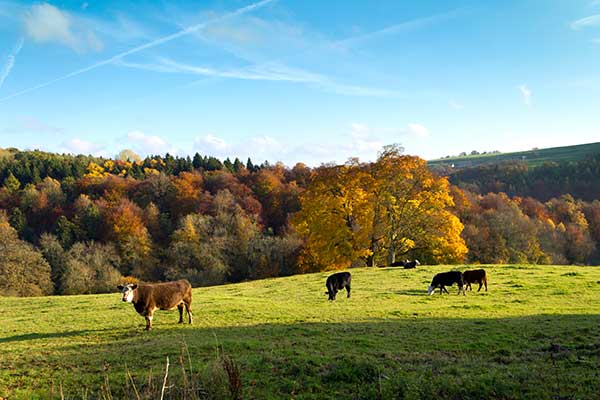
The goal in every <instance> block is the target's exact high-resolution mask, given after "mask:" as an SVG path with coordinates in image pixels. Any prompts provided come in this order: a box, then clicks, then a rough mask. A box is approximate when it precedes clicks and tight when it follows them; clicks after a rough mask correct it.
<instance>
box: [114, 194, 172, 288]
mask: <svg viewBox="0 0 600 400" xmlns="http://www.w3.org/2000/svg"><path fill="white" fill-rule="evenodd" d="M104 214H105V218H106V221H107V223H108V228H109V235H110V237H111V238H112V239H113V240H114V242H115V244H116V246H117V249H118V251H119V255H120V256H121V259H122V263H121V265H122V271H123V273H126V274H132V275H134V276H136V277H138V278H140V279H149V280H157V279H160V272H158V271H156V270H155V264H156V263H155V260H154V258H153V254H152V241H151V238H150V234H149V233H148V229H147V228H146V226H145V225H144V223H143V211H142V210H141V209H140V207H139V206H137V205H136V204H135V203H133V202H132V201H130V200H128V199H126V198H121V199H119V200H117V201H116V202H114V203H109V204H108V205H107V206H106V207H105V210H104Z"/></svg>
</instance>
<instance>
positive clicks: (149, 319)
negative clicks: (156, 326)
mask: <svg viewBox="0 0 600 400" xmlns="http://www.w3.org/2000/svg"><path fill="white" fill-rule="evenodd" d="M152 318H154V316H153V315H152V313H151V312H150V313H148V314H147V315H146V330H147V331H149V330H150V329H152Z"/></svg>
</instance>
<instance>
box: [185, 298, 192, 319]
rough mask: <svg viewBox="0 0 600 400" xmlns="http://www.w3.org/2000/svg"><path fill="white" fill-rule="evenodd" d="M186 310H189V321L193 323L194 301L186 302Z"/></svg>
mask: <svg viewBox="0 0 600 400" xmlns="http://www.w3.org/2000/svg"><path fill="white" fill-rule="evenodd" d="M185 310H186V311H187V314H188V319H189V322H190V324H191V323H192V322H193V318H192V303H191V302H187V303H185Z"/></svg>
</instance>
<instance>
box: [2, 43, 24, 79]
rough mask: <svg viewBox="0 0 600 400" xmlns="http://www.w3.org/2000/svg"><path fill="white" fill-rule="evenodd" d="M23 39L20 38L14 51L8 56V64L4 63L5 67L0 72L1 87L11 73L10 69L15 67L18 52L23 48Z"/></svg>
mask: <svg viewBox="0 0 600 400" xmlns="http://www.w3.org/2000/svg"><path fill="white" fill-rule="evenodd" d="M23 41H24V40H23V38H21V39H19V41H18V42H17V45H16V46H15V47H14V49H13V51H12V52H11V53H10V54H9V55H8V57H7V58H6V64H5V65H4V69H3V70H2V72H1V73H0V88H2V85H3V84H4V81H5V80H6V78H8V75H10V71H12V69H13V67H14V66H15V60H16V58H17V54H19V52H20V51H21V48H23Z"/></svg>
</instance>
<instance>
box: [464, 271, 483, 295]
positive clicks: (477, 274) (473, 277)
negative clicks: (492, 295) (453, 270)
mask: <svg viewBox="0 0 600 400" xmlns="http://www.w3.org/2000/svg"><path fill="white" fill-rule="evenodd" d="M463 280H464V282H465V288H466V289H469V290H473V288H472V287H471V283H479V289H477V291H478V292H479V291H480V290H481V286H482V285H485V291H486V292H487V274H486V272H485V269H474V270H471V271H465V272H463Z"/></svg>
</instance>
